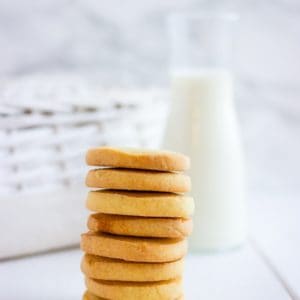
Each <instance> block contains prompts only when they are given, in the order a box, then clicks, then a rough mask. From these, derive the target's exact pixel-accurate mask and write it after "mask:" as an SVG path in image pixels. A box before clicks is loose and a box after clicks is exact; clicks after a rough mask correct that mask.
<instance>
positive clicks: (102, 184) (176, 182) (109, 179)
mask: <svg viewBox="0 0 300 300" xmlns="http://www.w3.org/2000/svg"><path fill="white" fill-rule="evenodd" d="M86 185H87V186H88V187H94V188H105V189H116V190H131V191H157V192H172V193H185V192H188V191H189V190H190V187H191V181H190V178H189V177H188V176H187V175H184V174H180V173H168V172H156V171H142V170H133V169H95V170H90V171H89V172H88V174H87V177H86Z"/></svg>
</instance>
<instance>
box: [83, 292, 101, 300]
mask: <svg viewBox="0 0 300 300" xmlns="http://www.w3.org/2000/svg"><path fill="white" fill-rule="evenodd" d="M82 300H106V299H105V298H101V297H98V296H96V295H94V294H92V293H90V292H89V291H85V293H84V294H83V297H82Z"/></svg>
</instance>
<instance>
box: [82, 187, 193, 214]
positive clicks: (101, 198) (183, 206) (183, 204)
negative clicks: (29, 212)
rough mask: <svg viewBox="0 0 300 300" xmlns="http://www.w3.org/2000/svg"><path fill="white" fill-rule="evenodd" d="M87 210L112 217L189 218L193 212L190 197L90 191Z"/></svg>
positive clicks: (166, 194)
mask: <svg viewBox="0 0 300 300" xmlns="http://www.w3.org/2000/svg"><path fill="white" fill-rule="evenodd" d="M86 206H87V208H88V209H89V210H91V211H95V212H100V213H105V214H114V215H127V216H140V217H170V218H172V217H174V218H185V219H187V218H189V217H190V216H191V215H192V214H193V212H194V200H193V198H191V197H188V196H183V195H178V194H171V193H149V192H148V193H147V192H126V191H113V190H99V191H90V192H89V193H88V196H87V201H86Z"/></svg>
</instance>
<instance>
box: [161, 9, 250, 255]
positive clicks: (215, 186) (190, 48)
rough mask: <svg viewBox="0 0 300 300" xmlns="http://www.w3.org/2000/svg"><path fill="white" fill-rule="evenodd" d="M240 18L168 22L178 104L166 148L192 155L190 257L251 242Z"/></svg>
mask: <svg viewBox="0 0 300 300" xmlns="http://www.w3.org/2000/svg"><path fill="white" fill-rule="evenodd" d="M236 21H237V16H236V15H235V14H229V13H226V14H223V13H222V14H218V13H216V14H175V15H172V16H171V17H170V19H169V24H168V25H169V30H170V39H171V90H172V103H171V108H170V115H169V119H168V123H167V128H166V133H165V139H164V148H166V149H170V150H174V151H180V152H183V153H186V154H187V155H189V156H190V158H191V162H192V167H191V171H190V175H191V178H192V195H193V197H194V200H195V205H196V210H195V215H194V219H193V220H194V231H193V234H192V236H191V238H190V244H189V245H190V249H191V250H192V251H219V250H226V249H230V248H234V247H236V246H239V245H241V244H242V243H243V242H244V241H245V237H246V216H245V186H244V162H243V155H242V149H241V143H240V138H239V132H238V131H239V130H238V124H237V119H236V113H235V107H234V101H233V100H234V99H233V98H234V78H233V74H232V65H231V63H232V54H233V53H232V48H233V47H232V46H233V28H234V25H235V23H236Z"/></svg>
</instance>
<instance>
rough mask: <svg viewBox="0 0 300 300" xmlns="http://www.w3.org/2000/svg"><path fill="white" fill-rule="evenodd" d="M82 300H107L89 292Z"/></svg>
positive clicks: (181, 299)
mask: <svg viewBox="0 0 300 300" xmlns="http://www.w3.org/2000/svg"><path fill="white" fill-rule="evenodd" d="M82 300H106V299H105V298H101V297H98V296H95V295H94V294H92V293H90V292H89V291H86V292H85V293H84V295H83V298H82ZM123 300H125V299H123ZM175 300H184V297H183V296H180V297H179V298H176V299H175Z"/></svg>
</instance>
